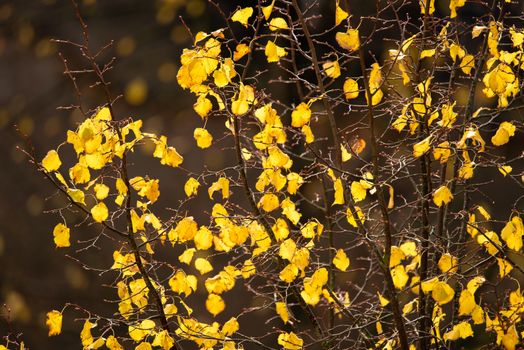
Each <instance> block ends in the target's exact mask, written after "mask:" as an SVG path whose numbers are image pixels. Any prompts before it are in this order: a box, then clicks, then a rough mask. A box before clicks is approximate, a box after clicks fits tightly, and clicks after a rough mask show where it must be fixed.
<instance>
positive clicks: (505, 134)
mask: <svg viewBox="0 0 524 350" xmlns="http://www.w3.org/2000/svg"><path fill="white" fill-rule="evenodd" d="M515 130H516V127H515V125H513V124H512V123H510V122H502V123H501V124H500V126H499V128H498V130H497V132H496V133H495V135H494V136H493V137H492V138H491V143H493V144H494V145H495V146H502V145H504V144H506V143H508V142H509V138H510V137H511V136H514V135H515Z"/></svg>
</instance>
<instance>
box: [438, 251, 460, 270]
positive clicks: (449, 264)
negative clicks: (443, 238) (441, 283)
mask: <svg viewBox="0 0 524 350" xmlns="http://www.w3.org/2000/svg"><path fill="white" fill-rule="evenodd" d="M438 268H439V269H440V271H442V273H456V272H457V270H458V259H457V258H456V257H454V256H453V255H451V254H449V253H446V254H442V256H441V257H440V259H439V261H438Z"/></svg>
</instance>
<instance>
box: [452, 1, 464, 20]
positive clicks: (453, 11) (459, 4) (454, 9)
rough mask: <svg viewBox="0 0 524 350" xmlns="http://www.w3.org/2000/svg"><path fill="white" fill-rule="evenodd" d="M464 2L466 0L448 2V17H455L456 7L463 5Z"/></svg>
mask: <svg viewBox="0 0 524 350" xmlns="http://www.w3.org/2000/svg"><path fill="white" fill-rule="evenodd" d="M465 4H466V0H451V1H450V2H449V9H450V10H451V14H450V16H449V17H450V18H455V17H457V9H458V8H460V7H462V6H464V5H465Z"/></svg>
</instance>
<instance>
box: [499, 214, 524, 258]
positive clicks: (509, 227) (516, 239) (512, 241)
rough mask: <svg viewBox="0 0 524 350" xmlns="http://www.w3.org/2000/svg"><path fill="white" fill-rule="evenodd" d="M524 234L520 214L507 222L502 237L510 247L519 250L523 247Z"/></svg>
mask: <svg viewBox="0 0 524 350" xmlns="http://www.w3.org/2000/svg"><path fill="white" fill-rule="evenodd" d="M523 234H524V225H523V223H522V219H521V218H520V217H519V216H514V217H512V218H511V221H509V222H508V223H506V225H505V226H504V228H503V229H502V232H501V234H500V237H501V238H502V239H503V240H504V241H505V242H506V244H507V246H508V248H509V249H513V250H514V251H516V252H519V251H520V250H521V249H522V235H523Z"/></svg>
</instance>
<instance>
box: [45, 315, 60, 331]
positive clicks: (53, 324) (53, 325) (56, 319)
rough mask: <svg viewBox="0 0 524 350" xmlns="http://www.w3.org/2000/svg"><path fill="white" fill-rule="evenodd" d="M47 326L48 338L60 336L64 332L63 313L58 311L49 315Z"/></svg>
mask: <svg viewBox="0 0 524 350" xmlns="http://www.w3.org/2000/svg"><path fill="white" fill-rule="evenodd" d="M46 316H47V319H46V321H45V324H46V325H47V329H48V330H49V333H48V336H50V337H51V336H53V335H58V334H60V333H61V332H62V313H61V312H60V311H57V310H53V311H49V312H48V313H47V315H46Z"/></svg>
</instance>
